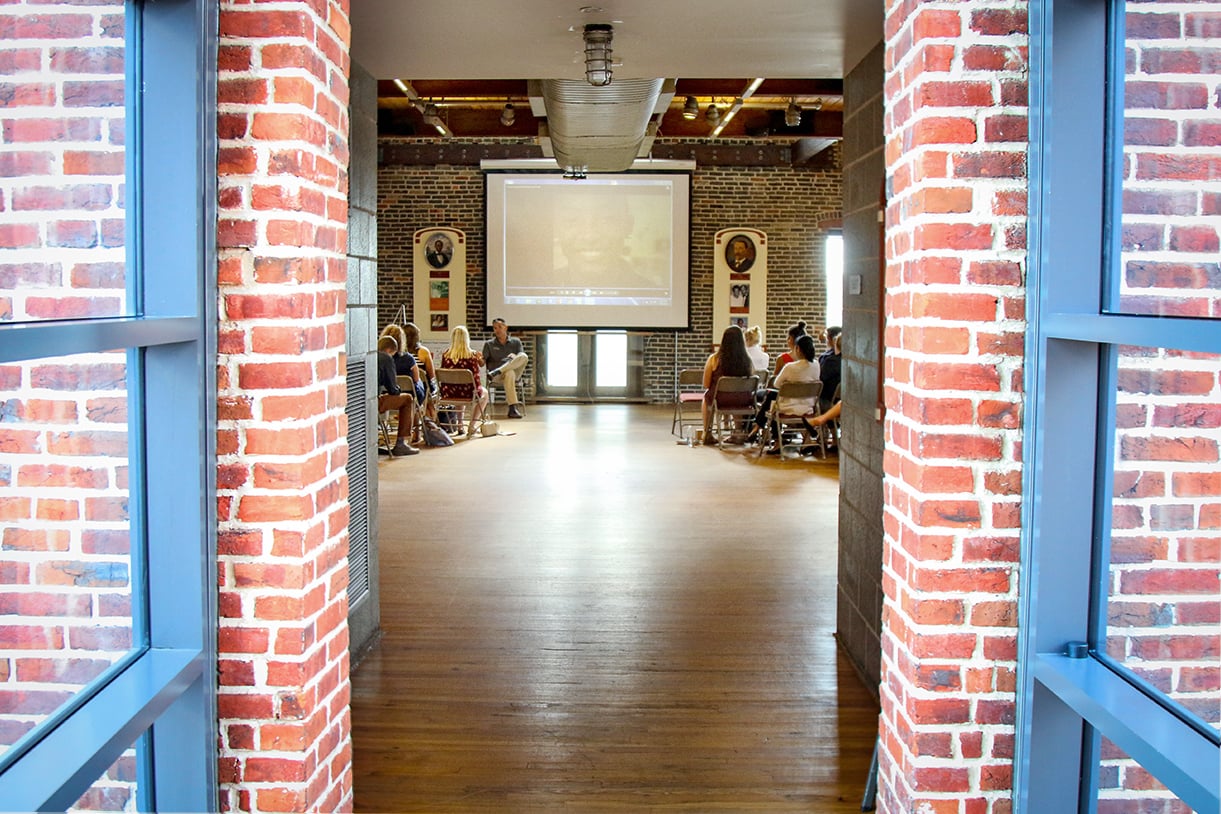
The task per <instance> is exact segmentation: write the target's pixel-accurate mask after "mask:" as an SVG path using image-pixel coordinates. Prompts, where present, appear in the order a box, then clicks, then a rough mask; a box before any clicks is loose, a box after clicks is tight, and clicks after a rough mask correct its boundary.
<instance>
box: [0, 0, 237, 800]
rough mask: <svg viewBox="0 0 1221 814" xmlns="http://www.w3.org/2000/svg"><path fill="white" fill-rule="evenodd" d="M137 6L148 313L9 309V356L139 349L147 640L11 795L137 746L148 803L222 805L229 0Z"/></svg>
mask: <svg viewBox="0 0 1221 814" xmlns="http://www.w3.org/2000/svg"><path fill="white" fill-rule="evenodd" d="M126 19H127V23H126V24H127V32H126V46H125V52H126V56H125V61H126V64H127V81H126V92H125V99H126V105H127V115H126V121H127V135H126V142H127V150H126V155H127V169H126V176H127V177H126V181H127V183H126V188H127V205H126V209H127V239H126V245H127V247H128V252H127V254H128V259H127V268H126V278H127V289H128V291H127V293H128V297H129V301H130V303H131V306H132V307H131V308H130V309H129V312H130V313H131V314H132V315H131V316H124V317H113V318H96V319H79V320H77V319H69V320H55V321H46V322H36V323H22V324H17V323H6V324H0V362H18V361H27V360H36V359H45V358H50V357H55V356H61V355H68V354H77V353H91V352H99V351H113V350H116V349H121V350H125V351H126V358H127V388H128V433H129V437H130V439H131V441H130V443H129V447H130V448H129V452H128V454H129V458H130V473H131V474H130V480H131V485H130V506H129V514H130V527H131V539H132V572H133V574H134V575H135V576H136V579H133V582H134V583H136V584H135V586H134V588H133V594H134V595H133V598H132V605H133V617H134V620H133V626H134V630H133V640H134V641H133V649H132V650H131V652H130V653H129V654H128V657H127V658H126V659H124V660H122V661H121V662H120V663H118V664H117V665H116V666H115V667H114V668H112V669H111V670H109V671H107V672H106V673H105V674H103V675H102V676H101V677H99V678H98V679H97V680H96V681H94V682H93V683H92V684H91V685H89V686H88V687H86V689H85V690H84V691H83V692H82V693H80V694H79V696H78V697H77V699H75V701H74V703H72V704H69V705H67V706H66V707H65V708H64V709H63V710H61V711H60V712H59V713H58V714H57V715H55V716H53V717H51V718H50V719H48V720H47V721H45V722H44V723H43V724H42V725H41V726H40V727H39V728H38V729H37V730H35V731H34V732H33V734H32V735H31V736H30V737H29V738H27V739H26V740H25V741H23V742H22V743H21V744H20V745H19V748H16V749H14V750H11V751H10V753H7V754H5V755H4V760H3V763H2V764H0V766H2V767H3V768H2V770H0V808H3V809H4V810H12V811H36V810H37V811H41V810H54V809H59V810H63V809H65V808H68V807H70V806H72V805H73V804H74V803H75V802H76V801H77V800H78V799H79V798H80V797H81V795H82V794H83V793H84V792H85V791H86V790H88V789H89V787H90V786H91V784H93V782H94V781H95V780H96V779H97V778H98V777H99V776H100V775H101V774H102V773H103V772H104V771H106V770H107V768H108V767H110V766H111V764H112V763H114V761H115V760H116V759H117V758H118V757H119V756H120V755H122V754H123V753H124V752H126V751H127V750H128V749H130V748H131V747H132V746H133V744H136V745H137V750H136V751H137V758H136V778H135V780H136V787H137V790H136V795H137V797H136V805H137V806H138V808H139V810H188V811H214V810H216V809H217V800H216V769H215V762H216V761H215V751H216V750H215V741H216V711H215V696H216V693H215V686H214V685H215V672H216V671H215V660H216V654H215V630H216V622H215V619H216V610H215V575H214V566H213V563H214V562H215V529H216V520H215V502H216V501H215V486H214V482H213V479H214V472H215V440H214V427H215V424H216V422H215V406H214V405H215V403H216V385H215V365H214V361H213V360H214V359H215V355H216V347H215V344H216V343H215V336H216V326H215V314H214V310H215V309H214V306H213V303H214V301H215V294H214V292H215V288H216V280H215V267H216V259H215V245H214V243H215V204H214V201H215V198H216V194H215V186H216V161H215V153H216V149H215V132H216V124H215V110H216V103H215V95H216V91H215V84H216V79H215V77H216V66H215V60H216V44H217V34H216V28H217V19H218V16H217V6H216V3H215V1H214V0H157V2H149V3H141V2H129V3H128V4H127V7H126Z"/></svg>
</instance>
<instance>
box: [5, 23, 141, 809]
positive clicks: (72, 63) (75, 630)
mask: <svg viewBox="0 0 1221 814" xmlns="http://www.w3.org/2000/svg"><path fill="white" fill-rule="evenodd" d="M123 32H124V9H123V5H122V4H121V3H105V2H99V3H94V4H90V5H81V4H79V3H74V2H54V0H52V1H51V2H38V3H26V2H16V3H10V4H5V5H4V6H2V7H0V98H3V100H4V102H3V104H2V105H0V320H4V321H13V322H32V321H42V320H49V319H62V318H71V317H91V316H98V317H102V316H114V315H119V314H126V313H127V312H128V310H129V306H128V302H127V295H126V276H125V266H124V264H125V261H126V246H125V240H124V237H125V236H124V228H125V221H126V212H125V200H124V180H125V178H124V172H125V166H124V161H125V146H124V127H125V125H126V120H125V109H124V104H123V103H124V91H123V85H124V65H125V56H126V55H125V51H124V42H123ZM127 407H128V365H127V357H126V355H125V354H124V353H123V352H115V353H97V354H77V355H74V356H61V357H54V358H47V359H39V360H35V361H30V362H20V363H8V364H3V365H0V452H2V453H3V460H2V461H0V754H4V753H5V752H6V751H7V750H8V747H9V746H11V745H13V744H14V743H15V742H16V741H17V740H19V739H20V738H21V737H22V736H24V735H25V734H26V733H27V732H29V731H30V730H31V729H32V728H33V727H35V726H36V725H37V724H39V723H41V722H43V721H45V720H46V719H47V718H48V717H49V716H50V715H51V714H53V713H54V712H55V711H56V710H57V709H58V708H60V707H61V706H62V705H63V704H65V703H66V702H68V701H70V700H72V699H73V698H74V697H75V695H76V694H77V692H78V691H79V690H80V689H81V688H82V687H84V686H85V685H86V684H88V683H89V682H90V681H91V680H92V679H94V678H96V677H97V676H99V675H100V674H102V673H103V672H105V671H106V670H107V669H108V668H109V667H110V666H111V665H112V664H113V663H114V662H115V661H116V660H118V659H119V658H120V657H122V656H123V655H125V654H126V653H127V652H128V651H129V649H130V648H131V646H132V581H131V574H132V564H131V554H130V539H129V532H130V520H129V515H128V504H129V494H130V492H129V489H128V429H127ZM133 765H134V763H133V759H132V756H131V753H130V752H129V753H128V754H127V755H126V756H124V757H123V758H120V760H119V761H118V762H117V763H116V764H115V766H114V767H112V771H110V772H107V773H106V774H104V776H103V777H101V778H100V779H99V780H98V781H96V782H95V783H94V787H93V789H91V790H90V791H89V792H87V793H86V795H85V796H84V797H83V798H82V800H81V801H80V803H79V806H80V807H81V808H82V809H85V810H97V809H101V810H113V809H120V808H123V807H124V806H125V805H130V804H131V800H132V799H133V792H134V783H133V782H132V780H133V775H132V772H131V769H132V767H133Z"/></svg>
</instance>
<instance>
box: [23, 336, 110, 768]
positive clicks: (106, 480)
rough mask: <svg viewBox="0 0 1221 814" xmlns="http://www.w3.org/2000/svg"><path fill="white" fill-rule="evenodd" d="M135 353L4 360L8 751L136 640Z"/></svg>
mask: <svg viewBox="0 0 1221 814" xmlns="http://www.w3.org/2000/svg"><path fill="white" fill-rule="evenodd" d="M127 413H128V399H127V357H126V354H125V353H123V352H121V351H119V352H113V353H95V354H82V355H79V356H69V357H58V358H49V359H40V360H36V361H30V362H23V363H20V364H7V365H0V419H2V420H0V450H3V452H4V456H3V459H2V461H0V516H2V517H3V524H2V527H0V755H2V754H3V753H4V752H5V751H7V750H8V748H9V747H10V746H12V745H13V744H14V743H15V742H17V741H18V740H19V739H20V738H21V737H22V736H24V735H25V734H26V733H28V732H29V731H30V730H32V729H33V728H34V727H36V726H37V725H38V724H39V723H40V722H42V721H44V720H46V719H47V718H48V717H49V716H50V715H52V714H54V713H55V712H56V710H58V709H59V708H60V707H62V706H63V705H64V704H65V703H67V702H68V701H71V700H72V698H73V696H74V695H75V694H76V693H77V692H78V691H79V690H80V689H81V688H82V687H84V686H85V685H86V684H88V683H89V682H91V681H92V680H93V679H95V678H96V677H97V676H99V675H101V674H102V673H103V672H105V671H106V670H107V669H108V668H109V667H110V666H111V665H112V664H113V663H114V662H115V661H116V660H118V659H119V658H120V657H122V656H123V655H124V654H126V653H127V652H129V651H130V649H131V648H132V591H131V552H130V523H129V518H128V499H129V491H128V474H129V473H128V428H127Z"/></svg>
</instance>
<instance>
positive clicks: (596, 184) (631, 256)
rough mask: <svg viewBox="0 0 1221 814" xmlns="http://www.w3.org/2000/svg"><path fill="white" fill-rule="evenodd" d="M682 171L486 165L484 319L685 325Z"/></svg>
mask: <svg viewBox="0 0 1221 814" xmlns="http://www.w3.org/2000/svg"><path fill="white" fill-rule="evenodd" d="M690 195H691V183H690V176H689V175H687V174H685V173H675V174H660V173H659V174H643V173H642V174H634V173H633V174H623V175H591V176H589V177H588V178H585V179H581V180H570V179H565V178H563V177H562V176H561V175H558V174H545V175H544V174H536V173H517V174H515V173H489V174H488V176H487V232H486V234H487V236H488V247H487V256H488V275H487V298H488V299H487V306H488V310H487V313H488V317H489V319H490V318H491V317H493V316H501V317H504V319H506V320H507V321H508V322H509V324H510V325H513V326H516V327H523V328H524V327H529V328H686V327H688V322H689V320H688V304H689V297H688V292H689V285H688V260H689V255H690V221H689V218H690Z"/></svg>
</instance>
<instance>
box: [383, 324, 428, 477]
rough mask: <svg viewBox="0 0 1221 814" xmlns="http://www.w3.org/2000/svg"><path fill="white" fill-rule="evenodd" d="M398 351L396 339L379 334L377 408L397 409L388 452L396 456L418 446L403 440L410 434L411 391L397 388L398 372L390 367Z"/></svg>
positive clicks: (408, 452) (413, 409)
mask: <svg viewBox="0 0 1221 814" xmlns="http://www.w3.org/2000/svg"><path fill="white" fill-rule="evenodd" d="M396 350H398V342H396V341H395V340H394V337H392V336H383V337H382V338H380V339H379V340H377V393H378V395H377V411H378V412H379V413H384V412H386V411H388V410H395V411H397V412H398V429H397V430H396V431H395V435H396V436H397V438H396V439H395V443H394V447H392V448H391V450H390V454H391V455H393V456H395V457H396V458H397V457H400V456H403V455H415V454H416V453H418V452H419V450H418V449H416V448H415V447H413V446H412V445H411V444H409V443H407V439H408V438H410V437H411V427H412V424H413V423H414V421H415V394H414V393H404V392H403V391H402V390H400V389H399V384H398V374H397V372H396V371H395V367H394V356H393V354H394V352H395V351H396Z"/></svg>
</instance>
